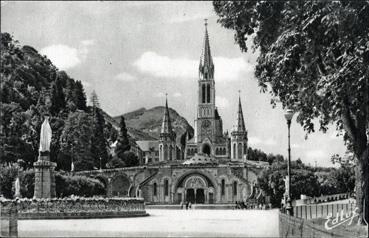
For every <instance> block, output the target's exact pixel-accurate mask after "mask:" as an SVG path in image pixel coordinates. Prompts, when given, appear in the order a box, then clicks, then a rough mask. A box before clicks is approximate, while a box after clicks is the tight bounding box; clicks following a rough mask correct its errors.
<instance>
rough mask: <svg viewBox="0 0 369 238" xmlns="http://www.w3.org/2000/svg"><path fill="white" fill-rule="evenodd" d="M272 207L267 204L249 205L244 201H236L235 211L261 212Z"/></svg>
mask: <svg viewBox="0 0 369 238" xmlns="http://www.w3.org/2000/svg"><path fill="white" fill-rule="evenodd" d="M270 207H271V205H269V206H268V205H265V204H261V203H259V204H249V203H245V202H244V201H241V202H239V201H236V205H235V209H260V210H265V209H268V208H270Z"/></svg>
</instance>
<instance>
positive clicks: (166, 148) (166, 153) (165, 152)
mask: <svg viewBox="0 0 369 238" xmlns="http://www.w3.org/2000/svg"><path fill="white" fill-rule="evenodd" d="M166 159H168V146H167V145H164V160H166Z"/></svg>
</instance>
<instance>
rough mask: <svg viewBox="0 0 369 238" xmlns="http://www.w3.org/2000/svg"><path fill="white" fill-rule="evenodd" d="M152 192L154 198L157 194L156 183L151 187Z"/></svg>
mask: <svg viewBox="0 0 369 238" xmlns="http://www.w3.org/2000/svg"><path fill="white" fill-rule="evenodd" d="M153 190H154V191H153V193H154V196H156V195H157V194H158V185H157V184H156V183H154V185H153Z"/></svg>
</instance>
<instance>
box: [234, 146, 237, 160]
mask: <svg viewBox="0 0 369 238" xmlns="http://www.w3.org/2000/svg"><path fill="white" fill-rule="evenodd" d="M236 152H237V151H236V143H234V144H233V159H235V158H236Z"/></svg>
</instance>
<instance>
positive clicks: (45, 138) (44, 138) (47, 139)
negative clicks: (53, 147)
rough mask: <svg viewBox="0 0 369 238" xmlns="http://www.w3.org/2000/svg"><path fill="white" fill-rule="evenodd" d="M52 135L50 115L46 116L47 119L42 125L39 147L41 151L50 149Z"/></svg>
mask: <svg viewBox="0 0 369 238" xmlns="http://www.w3.org/2000/svg"><path fill="white" fill-rule="evenodd" d="M51 135H52V131H51V127H50V124H49V117H48V116H45V120H44V122H43V123H42V125H41V134H40V149H39V152H40V153H41V152H46V151H50V143H51Z"/></svg>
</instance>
